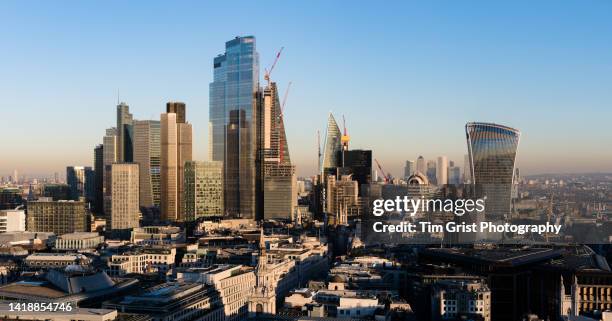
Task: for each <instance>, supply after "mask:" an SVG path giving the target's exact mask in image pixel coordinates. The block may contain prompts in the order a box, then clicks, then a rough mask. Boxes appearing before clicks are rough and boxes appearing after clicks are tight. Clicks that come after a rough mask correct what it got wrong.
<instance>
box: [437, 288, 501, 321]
mask: <svg viewBox="0 0 612 321" xmlns="http://www.w3.org/2000/svg"><path fill="white" fill-rule="evenodd" d="M431 309H432V310H431V316H432V320H446V319H454V318H460V317H467V318H476V317H478V318H480V319H482V320H483V321H491V291H490V290H489V288H488V287H487V286H486V285H485V284H483V283H482V282H479V281H473V282H456V281H440V282H438V283H436V284H434V285H433V288H432V297H431Z"/></svg>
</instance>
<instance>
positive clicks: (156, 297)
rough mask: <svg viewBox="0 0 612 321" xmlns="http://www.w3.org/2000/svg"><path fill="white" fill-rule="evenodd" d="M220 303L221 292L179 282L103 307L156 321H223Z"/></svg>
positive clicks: (136, 294) (154, 287)
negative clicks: (142, 315) (141, 315)
mask: <svg viewBox="0 0 612 321" xmlns="http://www.w3.org/2000/svg"><path fill="white" fill-rule="evenodd" d="M220 301H221V300H220V297H219V293H218V292H216V290H215V289H214V288H213V287H211V286H208V285H206V284H201V283H189V282H182V281H179V282H167V283H163V284H160V285H156V286H153V287H149V288H146V289H144V290H142V291H140V292H137V293H135V294H131V295H127V296H125V297H122V298H117V299H113V300H111V301H107V302H104V304H103V305H102V307H103V308H106V309H112V310H117V311H121V312H122V313H137V314H144V315H147V316H150V317H151V320H153V321H168V320H173V321H191V320H193V321H223V320H224V315H223V307H222V305H221V302H220ZM128 320H131V319H128Z"/></svg>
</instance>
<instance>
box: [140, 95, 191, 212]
mask: <svg viewBox="0 0 612 321" xmlns="http://www.w3.org/2000/svg"><path fill="white" fill-rule="evenodd" d="M183 106H184V104H183ZM183 110H184V109H183ZM183 115H184V114H183ZM133 130H134V148H133V151H134V154H133V155H134V163H137V164H138V168H139V179H140V196H139V199H140V206H141V207H153V206H155V207H160V206H161V123H160V121H157V120H134V122H133Z"/></svg>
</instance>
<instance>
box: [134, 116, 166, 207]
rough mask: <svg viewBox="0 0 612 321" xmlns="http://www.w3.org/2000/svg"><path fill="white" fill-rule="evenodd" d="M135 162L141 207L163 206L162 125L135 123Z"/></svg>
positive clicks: (153, 122)
mask: <svg viewBox="0 0 612 321" xmlns="http://www.w3.org/2000/svg"><path fill="white" fill-rule="evenodd" d="M133 127H134V162H135V163H137V164H138V165H139V171H140V173H139V177H140V206H141V207H152V206H155V207H159V206H160V205H161V123H160V121H157V120H135V121H134V125H133Z"/></svg>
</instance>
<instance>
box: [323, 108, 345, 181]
mask: <svg viewBox="0 0 612 321" xmlns="http://www.w3.org/2000/svg"><path fill="white" fill-rule="evenodd" d="M341 140H342V134H341V133H340V128H339V127H338V123H337V122H336V119H335V118H334V115H333V114H332V113H329V117H328V118H327V133H326V135H325V145H324V147H323V161H322V165H321V172H322V173H323V174H324V175H327V174H328V173H330V172H331V173H333V174H334V175H335V174H336V170H335V169H336V168H337V167H338V166H340V163H341V162H340V156H341V155H340V151H341V150H342V141H341Z"/></svg>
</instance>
